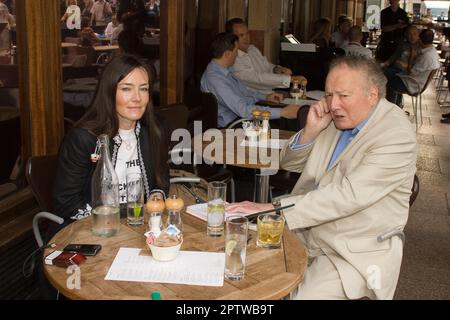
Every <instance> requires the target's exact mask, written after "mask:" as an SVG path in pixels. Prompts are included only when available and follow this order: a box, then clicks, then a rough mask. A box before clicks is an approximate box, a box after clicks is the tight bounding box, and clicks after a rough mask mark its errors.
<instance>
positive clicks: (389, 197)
mask: <svg viewBox="0 0 450 320" xmlns="http://www.w3.org/2000/svg"><path fill="white" fill-rule="evenodd" d="M385 85H386V79H385V77H384V76H383V74H382V71H381V70H380V69H379V67H378V66H376V64H375V63H374V62H373V61H370V60H367V59H363V58H354V57H346V58H342V59H340V60H336V61H335V63H334V64H333V65H332V66H331V69H330V73H329V74H328V77H327V81H326V88H325V90H326V96H325V98H324V99H323V100H321V101H319V102H318V103H317V104H315V105H313V106H311V108H310V112H309V114H308V120H307V124H306V126H305V128H304V129H303V130H302V131H300V132H299V133H298V134H297V135H296V136H294V137H293V139H292V140H291V143H290V144H289V145H288V146H287V147H286V148H285V149H284V150H283V152H282V159H281V167H282V168H283V169H285V170H289V171H294V172H301V173H302V175H301V177H300V179H299V181H298V182H297V184H296V186H295V187H294V190H293V192H292V195H291V196H290V197H288V198H285V199H283V200H282V201H281V204H282V205H288V204H292V203H294V204H295V207H293V208H292V209H289V210H285V212H284V214H285V217H286V221H287V224H288V226H289V228H290V229H291V230H292V229H296V230H297V234H298V235H299V237H300V238H301V239H302V240H303V242H304V244H305V246H306V247H307V249H308V252H309V257H310V264H309V266H308V269H307V272H306V274H305V277H304V280H303V282H302V284H301V285H300V287H299V290H298V293H297V295H296V296H295V298H297V299H359V298H362V297H369V298H371V299H392V298H393V295H394V292H395V288H396V285H397V281H398V277H399V272H400V266H401V261H402V253H403V244H402V240H401V239H400V238H399V237H395V236H394V237H391V238H388V239H387V240H385V241H382V242H379V241H378V240H377V237H378V236H379V235H382V234H385V233H386V232H389V231H391V230H403V228H404V226H405V225H406V222H407V219H408V212H409V197H410V194H411V187H412V184H413V179H414V174H415V171H416V157H417V142H416V136H415V133H414V131H413V129H412V128H411V125H410V123H409V121H408V118H407V117H406V116H405V114H404V113H403V112H402V111H401V110H400V109H399V108H397V107H396V105H394V104H392V103H389V102H388V101H387V100H386V99H384V95H385ZM266 206H267V205H266ZM266 206H260V207H261V208H264V209H265V207H266ZM238 207H239V205H236V208H234V209H235V210H237V211H239V209H240V208H238ZM241 207H242V206H241Z"/></svg>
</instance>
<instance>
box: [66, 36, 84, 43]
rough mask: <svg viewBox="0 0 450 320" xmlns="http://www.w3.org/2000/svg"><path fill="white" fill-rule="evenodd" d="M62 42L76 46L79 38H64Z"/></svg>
mask: <svg viewBox="0 0 450 320" xmlns="http://www.w3.org/2000/svg"><path fill="white" fill-rule="evenodd" d="M64 42H68V43H75V44H78V43H80V37H65V38H64Z"/></svg>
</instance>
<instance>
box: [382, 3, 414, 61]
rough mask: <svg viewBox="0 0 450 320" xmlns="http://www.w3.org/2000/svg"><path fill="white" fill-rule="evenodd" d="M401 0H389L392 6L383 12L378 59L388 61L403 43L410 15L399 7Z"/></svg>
mask: <svg viewBox="0 0 450 320" xmlns="http://www.w3.org/2000/svg"><path fill="white" fill-rule="evenodd" d="M399 1H400V0H389V3H390V6H389V7H387V8H385V9H383V10H381V36H380V43H379V45H378V48H377V55H376V59H377V60H379V61H386V60H387V59H389V57H390V56H392V55H393V54H394V52H395V50H397V47H398V46H399V45H400V43H401V42H402V41H403V32H404V29H405V28H406V27H407V26H408V25H409V19H408V15H407V13H406V11H405V10H403V9H402V8H400V6H399Z"/></svg>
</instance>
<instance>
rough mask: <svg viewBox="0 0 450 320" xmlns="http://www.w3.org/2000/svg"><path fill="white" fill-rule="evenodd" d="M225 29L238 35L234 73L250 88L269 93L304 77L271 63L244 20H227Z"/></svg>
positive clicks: (287, 86)
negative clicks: (252, 43) (256, 43)
mask: <svg viewBox="0 0 450 320" xmlns="http://www.w3.org/2000/svg"><path fill="white" fill-rule="evenodd" d="M225 30H226V32H228V33H233V34H235V35H236V36H237V37H238V39H239V40H238V56H237V58H236V62H235V63H234V65H233V74H234V76H235V77H236V78H238V79H239V80H241V81H242V82H243V83H244V84H245V85H246V86H247V87H248V88H249V89H252V90H255V91H258V92H260V93H262V94H269V93H271V92H273V91H272V90H273V89H276V88H289V87H290V85H291V82H293V81H294V80H298V81H301V80H303V79H304V77H301V76H292V70H290V69H288V68H285V67H281V66H276V65H274V64H272V63H270V62H269V61H268V60H267V58H266V57H264V56H263V55H262V54H261V52H260V51H259V50H258V48H256V47H255V46H254V45H251V44H250V34H249V32H248V27H247V25H246V24H245V22H244V20H242V19H240V18H234V19H231V20H229V21H227V23H226V26H225Z"/></svg>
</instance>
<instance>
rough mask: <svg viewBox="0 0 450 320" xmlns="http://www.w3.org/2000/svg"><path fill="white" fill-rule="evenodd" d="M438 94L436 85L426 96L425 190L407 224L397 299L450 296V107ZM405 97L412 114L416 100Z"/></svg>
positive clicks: (421, 171) (420, 165)
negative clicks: (445, 119) (448, 117)
mask: <svg viewBox="0 0 450 320" xmlns="http://www.w3.org/2000/svg"><path fill="white" fill-rule="evenodd" d="M435 97H436V92H435V90H434V87H430V88H429V89H428V90H427V91H426V92H425V94H424V95H423V101H422V109H423V117H424V118H423V120H424V124H423V125H422V126H421V127H420V128H419V130H418V131H417V140H418V143H419V155H418V159H417V175H418V177H419V180H420V192H419V195H418V197H417V199H416V202H415V203H414V205H413V206H412V208H411V211H410V216H409V220H408V224H407V225H406V228H405V234H406V245H405V248H404V255H403V263H402V270H401V273H400V279H399V282H398V286H397V291H396V295H395V299H450V124H442V123H440V121H439V120H440V118H441V114H442V113H447V112H450V108H448V107H447V108H441V107H440V106H439V105H438V104H437V103H436V99H435ZM404 98H405V99H406V100H405V102H406V106H405V110H408V111H410V112H411V114H412V108H411V99H410V98H409V97H407V96H405V97H404ZM410 118H411V122H412V124H413V125H415V124H414V123H415V122H414V119H413V117H412V116H411V117H410Z"/></svg>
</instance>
